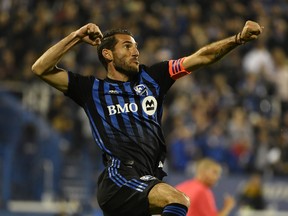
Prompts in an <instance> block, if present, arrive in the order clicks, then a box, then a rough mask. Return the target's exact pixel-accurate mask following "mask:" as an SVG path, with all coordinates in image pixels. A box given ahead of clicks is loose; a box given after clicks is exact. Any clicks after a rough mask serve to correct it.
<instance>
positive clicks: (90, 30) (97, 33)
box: [75, 23, 103, 46]
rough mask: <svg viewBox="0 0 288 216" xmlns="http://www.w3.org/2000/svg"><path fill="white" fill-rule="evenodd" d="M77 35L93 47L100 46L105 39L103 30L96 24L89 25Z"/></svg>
mask: <svg viewBox="0 0 288 216" xmlns="http://www.w3.org/2000/svg"><path fill="white" fill-rule="evenodd" d="M75 33H76V35H77V37H79V38H80V39H81V40H82V41H84V42H86V43H88V44H91V45H93V46H97V45H99V44H100V43H101V38H102V37H103V35H102V32H101V30H100V29H99V27H98V26H97V25H95V24H94V23H88V24H86V25H84V26H82V27H81V28H80V29H78V30H77V31H76V32H75Z"/></svg>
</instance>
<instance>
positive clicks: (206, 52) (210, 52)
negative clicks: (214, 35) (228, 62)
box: [196, 36, 240, 64]
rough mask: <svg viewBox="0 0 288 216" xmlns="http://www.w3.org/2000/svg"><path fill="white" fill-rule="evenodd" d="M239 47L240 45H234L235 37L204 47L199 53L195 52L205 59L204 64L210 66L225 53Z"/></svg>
mask: <svg viewBox="0 0 288 216" xmlns="http://www.w3.org/2000/svg"><path fill="white" fill-rule="evenodd" d="M239 45H240V44H238V43H236V40H235V36H231V37H229V38H226V39H223V40H220V41H217V42H214V43H211V44H209V45H207V46H204V47H203V48H201V49H200V50H199V51H197V52H196V54H197V55H199V56H200V57H202V58H204V59H205V61H204V63H205V64H212V63H214V62H216V61H218V60H220V59H221V58H222V57H224V56H225V55H226V54H227V53H229V52H230V51H231V50H233V49H234V48H236V47H237V46H239Z"/></svg>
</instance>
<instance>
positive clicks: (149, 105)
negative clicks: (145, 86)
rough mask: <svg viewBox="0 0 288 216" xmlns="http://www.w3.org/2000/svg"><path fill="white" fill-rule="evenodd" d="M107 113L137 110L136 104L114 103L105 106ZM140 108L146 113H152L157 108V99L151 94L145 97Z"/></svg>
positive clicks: (113, 113)
mask: <svg viewBox="0 0 288 216" xmlns="http://www.w3.org/2000/svg"><path fill="white" fill-rule="evenodd" d="M107 109H108V113H109V115H115V114H121V113H129V112H137V111H138V105H137V104H136V103H125V104H124V105H121V104H115V105H110V106H107ZM142 109H143V111H144V112H145V113H146V114H147V115H154V113H155V112H156V109H157V100H156V99H155V98H154V97H153V96H148V97H145V98H144V100H143V101H142Z"/></svg>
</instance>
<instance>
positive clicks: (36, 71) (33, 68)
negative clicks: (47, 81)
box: [31, 62, 43, 76]
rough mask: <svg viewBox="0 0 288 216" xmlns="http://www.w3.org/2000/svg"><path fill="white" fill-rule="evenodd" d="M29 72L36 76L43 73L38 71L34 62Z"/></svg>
mask: <svg viewBox="0 0 288 216" xmlns="http://www.w3.org/2000/svg"><path fill="white" fill-rule="evenodd" d="M31 70H32V72H33V73H34V74H35V75H37V76H40V75H41V74H42V73H43V71H41V70H40V68H39V67H38V65H37V63H36V62H35V63H34V64H33V65H32V67H31Z"/></svg>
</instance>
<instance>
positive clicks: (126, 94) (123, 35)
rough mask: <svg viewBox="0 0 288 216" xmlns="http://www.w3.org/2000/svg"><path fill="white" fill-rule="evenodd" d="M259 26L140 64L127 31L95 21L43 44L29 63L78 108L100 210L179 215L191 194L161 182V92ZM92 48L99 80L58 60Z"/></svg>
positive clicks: (109, 215) (121, 215)
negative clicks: (99, 155) (94, 167)
mask: <svg viewBox="0 0 288 216" xmlns="http://www.w3.org/2000/svg"><path fill="white" fill-rule="evenodd" d="M261 32H262V29H261V27H260V26H259V24H258V23H256V22H253V21H247V22H246V23H245V26H244V28H243V29H242V30H241V32H240V33H238V34H236V35H234V36H231V37H228V38H226V39H223V40H220V41H218V42H215V43H212V44H210V45H207V46H205V47H203V48H201V49H200V50H198V51H197V52H195V53H193V54H191V55H189V56H186V57H183V58H179V59H176V60H167V61H163V62H160V63H157V64H154V65H152V66H146V65H142V64H140V63H139V51H138V49H137V43H136V41H135V40H134V38H133V36H132V34H131V33H130V32H129V31H127V30H121V29H118V30H110V31H107V32H106V33H104V34H103V35H102V32H101V30H100V29H99V27H98V26H97V25H95V24H93V23H89V24H87V25H84V26H82V27H81V28H79V29H78V30H76V31H74V32H72V33H70V34H69V35H68V36H66V37H65V38H64V39H62V40H61V41H59V42H58V43H56V44H55V45H54V46H52V47H51V48H49V49H48V50H47V51H46V52H45V53H44V54H43V55H42V56H41V57H40V58H39V59H38V60H37V61H36V62H35V63H34V64H33V66H32V71H33V72H34V73H35V74H36V75H38V76H39V77H40V78H41V79H42V80H44V81H45V82H47V83H48V84H50V85H51V86H53V87H55V88H56V89H58V90H60V91H62V92H63V93H64V94H65V95H66V96H68V97H70V98H71V99H72V100H74V101H75V102H76V103H77V104H78V105H80V106H81V107H83V109H84V110H85V112H86V114H87V116H88V119H89V121H90V124H91V128H92V133H93V136H94V139H95V142H96V143H97V144H98V146H99V147H100V148H101V150H102V151H103V159H104V163H105V169H104V170H103V172H102V174H101V175H100V176H99V180H98V190H97V199H98V202H99V205H100V207H101V208H102V210H103V212H104V215H105V216H114V215H115V216H147V215H151V214H162V215H164V216H165V215H166V216H167V215H171V216H173V215H174V216H184V215H186V212H187V207H188V206H189V205H190V204H189V199H188V198H187V196H185V195H184V193H182V192H179V191H178V190H176V189H175V188H174V187H172V186H170V185H169V184H166V183H164V182H162V178H163V177H164V176H165V173H164V171H163V170H162V167H163V163H164V159H165V154H166V147H165V141H164V137H163V134H162V130H161V115H162V105H163V99H164V97H165V95H166V93H167V91H168V90H169V88H170V87H171V86H172V84H173V83H174V82H175V80H177V79H179V78H180V77H182V76H184V75H186V74H189V73H191V72H192V71H195V70H196V69H198V68H201V67H202V66H205V65H209V64H211V63H213V62H216V61H217V60H219V59H221V58H222V57H223V56H224V55H226V54H227V53H228V52H229V51H231V50H233V49H234V48H236V47H238V46H239V45H241V44H244V43H245V42H248V41H251V40H254V39H256V38H257V37H258V35H259V34H260V33H261ZM82 42H84V43H87V44H90V45H92V46H96V47H97V51H98V56H99V59H100V61H101V62H102V64H103V65H104V67H105V68H106V70H107V77H106V78H105V79H104V80H101V79H97V78H96V77H94V76H82V75H80V74H78V73H75V72H71V71H68V70H66V69H63V68H59V67H57V63H58V62H59V61H60V60H61V58H62V57H63V55H65V54H66V53H67V52H68V51H70V50H71V49H72V48H73V47H74V46H75V45H77V44H80V43H82Z"/></svg>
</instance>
